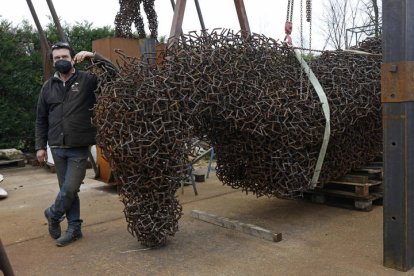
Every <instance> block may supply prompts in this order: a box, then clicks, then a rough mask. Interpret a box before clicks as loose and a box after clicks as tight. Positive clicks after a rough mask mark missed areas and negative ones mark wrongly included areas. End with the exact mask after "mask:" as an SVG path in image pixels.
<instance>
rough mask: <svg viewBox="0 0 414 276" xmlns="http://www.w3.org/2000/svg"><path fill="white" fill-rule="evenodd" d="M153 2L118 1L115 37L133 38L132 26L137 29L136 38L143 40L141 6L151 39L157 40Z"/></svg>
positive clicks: (152, 0) (156, 22)
mask: <svg viewBox="0 0 414 276" xmlns="http://www.w3.org/2000/svg"><path fill="white" fill-rule="evenodd" d="M154 1H155V0H119V6H120V8H119V12H118V13H117V14H116V16H115V35H116V37H125V38H131V37H133V33H132V29H131V27H132V24H134V25H135V28H136V29H137V33H138V38H145V37H146V34H145V26H144V20H143V18H142V15H141V4H143V7H144V11H145V14H146V16H147V18H148V25H149V26H148V28H149V30H150V36H151V38H157V35H158V21H157V13H156V12H155V9H154Z"/></svg>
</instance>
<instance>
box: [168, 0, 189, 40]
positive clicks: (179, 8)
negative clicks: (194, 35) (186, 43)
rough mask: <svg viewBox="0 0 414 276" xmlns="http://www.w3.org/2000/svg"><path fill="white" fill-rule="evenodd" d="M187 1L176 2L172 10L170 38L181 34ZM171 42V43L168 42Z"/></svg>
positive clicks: (179, 0)
mask: <svg viewBox="0 0 414 276" xmlns="http://www.w3.org/2000/svg"><path fill="white" fill-rule="evenodd" d="M186 4H187V0H178V1H177V5H176V6H175V9H174V16H173V20H172V24H171V31H170V38H174V37H178V36H179V35H181V33H182V26H183V20H184V11H185V6H186ZM170 42H172V41H170Z"/></svg>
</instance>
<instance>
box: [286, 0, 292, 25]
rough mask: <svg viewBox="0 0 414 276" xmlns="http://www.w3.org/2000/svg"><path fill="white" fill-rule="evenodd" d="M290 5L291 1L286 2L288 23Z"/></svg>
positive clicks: (287, 19) (287, 20)
mask: <svg viewBox="0 0 414 276" xmlns="http://www.w3.org/2000/svg"><path fill="white" fill-rule="evenodd" d="M290 5H291V0H288V6H287V12H286V22H289V15H290Z"/></svg>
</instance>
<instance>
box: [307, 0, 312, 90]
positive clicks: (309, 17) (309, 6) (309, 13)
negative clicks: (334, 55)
mask: <svg viewBox="0 0 414 276" xmlns="http://www.w3.org/2000/svg"><path fill="white" fill-rule="evenodd" d="M306 21H308V22H309V49H312V1H311V0H306ZM308 55H309V57H310V58H312V52H311V50H309V52H308ZM309 70H310V67H309ZM309 73H310V72H308V74H309ZM309 93H310V79H309V78H308V95H309Z"/></svg>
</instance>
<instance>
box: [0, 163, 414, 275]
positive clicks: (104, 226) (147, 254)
mask: <svg viewBox="0 0 414 276" xmlns="http://www.w3.org/2000/svg"><path fill="white" fill-rule="evenodd" d="M0 173H1V174H3V175H4V177H5V180H4V181H3V183H2V184H1V187H3V188H4V189H6V190H7V191H8V193H9V197H8V198H7V199H3V200H1V201H0V238H1V240H2V242H3V244H4V246H5V250H6V252H7V255H8V257H9V260H10V262H11V265H12V267H13V270H14V272H15V274H16V275H399V274H407V275H414V271H409V272H408V273H402V272H398V271H396V270H393V269H389V268H386V267H384V266H383V264H382V258H383V255H382V238H383V237H382V207H381V206H374V208H373V210H372V211H370V212H361V211H356V210H349V209H343V208H337V207H330V206H326V205H320V204H315V203H311V202H309V201H305V200H299V201H293V200H282V199H274V198H270V199H269V198H256V197H255V196H254V195H250V194H249V195H246V194H245V193H242V192H241V191H238V190H234V189H231V188H229V187H226V186H223V185H222V184H221V183H220V182H219V181H218V180H217V178H216V177H215V176H214V175H213V176H210V178H209V179H207V181H206V182H202V183H197V187H198V189H199V195H198V196H195V195H194V192H193V189H192V187H191V186H186V187H185V188H184V194H182V193H181V190H179V191H178V193H177V195H178V197H179V200H180V202H181V204H182V205H183V212H184V215H183V217H182V218H181V220H180V221H179V231H178V232H177V233H176V235H175V236H174V237H171V238H169V240H168V244H167V246H166V247H163V248H161V249H152V250H147V249H146V248H144V247H142V246H141V245H140V243H138V242H137V240H136V239H135V238H134V237H133V236H132V235H131V234H129V233H128V232H127V224H126V221H125V217H124V214H123V204H122V202H121V201H120V200H119V197H118V194H117V191H116V188H115V187H114V186H110V185H108V184H106V183H103V182H100V181H97V180H95V179H93V175H94V174H93V170H92V169H89V170H88V173H87V177H86V179H85V184H84V185H82V188H81V193H80V198H81V212H82V218H83V219H84V225H83V226H84V227H83V233H84V238H83V239H81V240H79V241H77V242H75V243H73V244H71V245H69V246H67V247H63V248H59V247H56V246H55V243H54V241H53V240H52V238H50V236H49V235H48V233H47V224H46V220H45V218H44V217H43V210H44V209H45V208H46V207H48V206H49V205H50V203H51V202H52V201H53V200H54V197H55V195H56V193H57V190H58V189H57V182H56V175H55V174H54V173H51V172H49V171H47V170H46V169H44V168H40V167H32V166H31V165H26V167H23V168H8V169H1V170H0ZM192 210H201V211H205V212H207V213H211V214H214V215H217V216H222V217H227V218H230V219H235V220H238V221H240V222H243V223H251V224H255V225H257V226H260V227H263V228H266V229H269V230H271V231H274V232H280V233H282V235H283V239H282V241H281V242H270V241H267V240H264V239H260V238H257V237H254V236H250V235H247V234H244V233H240V232H236V231H234V230H229V229H225V228H221V227H219V226H216V225H213V224H209V223H206V222H203V221H200V220H196V219H194V218H192V217H191V211H192ZM65 227H66V225H65Z"/></svg>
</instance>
